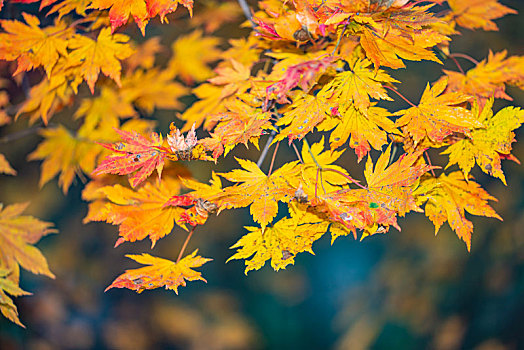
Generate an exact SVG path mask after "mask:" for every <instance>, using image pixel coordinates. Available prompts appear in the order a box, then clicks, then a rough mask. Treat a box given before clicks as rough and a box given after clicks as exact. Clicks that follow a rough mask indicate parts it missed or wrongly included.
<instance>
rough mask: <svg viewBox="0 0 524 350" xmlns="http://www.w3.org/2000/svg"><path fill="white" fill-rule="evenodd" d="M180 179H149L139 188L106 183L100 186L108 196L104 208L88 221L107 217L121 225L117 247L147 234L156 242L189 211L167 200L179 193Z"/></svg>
mask: <svg viewBox="0 0 524 350" xmlns="http://www.w3.org/2000/svg"><path fill="white" fill-rule="evenodd" d="M179 191H180V183H179V181H177V180H174V179H171V178H165V179H163V180H162V181H161V182H160V183H155V184H152V183H150V182H146V183H145V184H144V186H142V187H140V188H139V189H138V190H132V189H129V188H126V187H124V186H122V185H118V184H117V185H113V186H104V187H102V188H100V189H98V190H97V192H98V194H103V195H104V197H105V198H106V199H107V200H108V201H107V202H106V203H105V206H104V207H103V209H101V212H100V213H98V215H96V216H95V217H93V218H89V219H87V220H88V221H90V220H93V221H106V222H107V223H110V224H113V225H118V226H119V228H118V231H119V235H120V238H118V240H117V241H116V243H115V247H116V246H118V245H120V244H121V243H123V242H134V241H139V240H142V239H144V238H146V237H149V239H151V243H152V246H154V245H155V244H156V242H157V241H158V240H159V239H160V238H162V237H164V236H166V235H168V234H169V233H170V232H171V231H172V230H173V227H174V223H175V221H176V220H177V219H179V218H180V215H181V214H182V213H183V212H184V211H185V210H184V209H183V208H179V207H176V206H169V205H167V203H168V202H169V200H170V199H171V197H172V196H173V195H174V194H177V193H179Z"/></svg>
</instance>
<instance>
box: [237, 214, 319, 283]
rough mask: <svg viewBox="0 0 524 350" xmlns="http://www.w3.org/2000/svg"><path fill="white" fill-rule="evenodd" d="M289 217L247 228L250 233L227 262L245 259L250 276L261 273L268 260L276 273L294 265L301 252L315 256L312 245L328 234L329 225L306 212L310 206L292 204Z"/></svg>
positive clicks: (240, 241) (244, 237) (240, 240)
mask: <svg viewBox="0 0 524 350" xmlns="http://www.w3.org/2000/svg"><path fill="white" fill-rule="evenodd" d="M289 210H290V214H291V216H290V218H284V219H281V220H279V221H277V222H276V223H275V224H273V225H272V226H271V227H262V228H260V227H245V228H246V229H247V230H248V233H246V234H245V235H244V236H242V237H241V238H240V239H239V240H238V242H236V243H235V244H234V245H233V246H231V249H234V248H238V250H237V252H236V253H235V254H234V255H233V256H231V257H230V258H229V259H228V260H227V261H228V262H229V261H230V260H238V259H245V260H246V261H245V264H246V269H245V273H246V274H247V273H248V272H249V271H250V270H259V269H260V268H261V267H263V266H264V265H265V263H266V261H267V260H271V267H273V269H274V270H275V271H278V270H280V269H285V268H286V266H287V265H289V264H294V263H295V256H296V254H298V253H301V252H305V251H307V252H310V253H311V254H313V250H312V248H311V247H312V244H313V242H315V241H316V240H318V239H319V238H320V237H322V235H324V233H326V232H327V229H328V226H329V223H328V222H326V221H323V220H321V219H320V218H319V217H318V216H317V215H316V214H314V213H312V212H310V211H307V205H300V204H299V205H290V207H289Z"/></svg>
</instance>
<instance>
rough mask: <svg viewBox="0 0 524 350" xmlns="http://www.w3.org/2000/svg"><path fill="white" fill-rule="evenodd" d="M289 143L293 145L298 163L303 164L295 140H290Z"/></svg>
mask: <svg viewBox="0 0 524 350" xmlns="http://www.w3.org/2000/svg"><path fill="white" fill-rule="evenodd" d="M291 145H292V146H293V149H294V150H295V154H296V155H297V158H298V160H299V161H300V163H301V164H304V161H303V160H302V157H301V156H300V152H299V151H298V148H297V146H296V145H295V142H291Z"/></svg>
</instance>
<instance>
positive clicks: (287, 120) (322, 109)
mask: <svg viewBox="0 0 524 350" xmlns="http://www.w3.org/2000/svg"><path fill="white" fill-rule="evenodd" d="M329 107H330V105H329V104H328V101H326V100H325V99H323V98H321V97H317V96H312V95H308V94H306V93H304V92H299V93H298V94H297V97H296V98H295V99H294V101H293V104H292V105H290V106H289V107H288V110H287V111H285V112H284V114H283V116H282V117H281V118H280V119H279V120H278V122H277V125H278V126H284V125H285V126H286V127H285V128H284V129H282V130H281V131H280V132H279V133H278V135H277V136H276V137H275V139H274V140H275V141H274V142H277V141H280V140H283V139H285V138H286V137H288V138H289V143H290V144H291V142H293V140H295V139H299V140H300V139H302V138H303V137H304V136H305V135H306V134H307V133H309V132H310V131H312V130H313V128H314V127H315V126H316V125H317V124H318V123H320V122H322V121H323V120H324V119H325V118H326V117H327V112H328V110H329Z"/></svg>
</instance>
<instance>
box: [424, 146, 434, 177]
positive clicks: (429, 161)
mask: <svg viewBox="0 0 524 350" xmlns="http://www.w3.org/2000/svg"><path fill="white" fill-rule="evenodd" d="M424 154H425V155H426V159H427V160H428V165H429V166H430V167H431V175H433V177H437V175H435V172H434V171H433V164H431V158H429V154H428V151H424Z"/></svg>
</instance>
